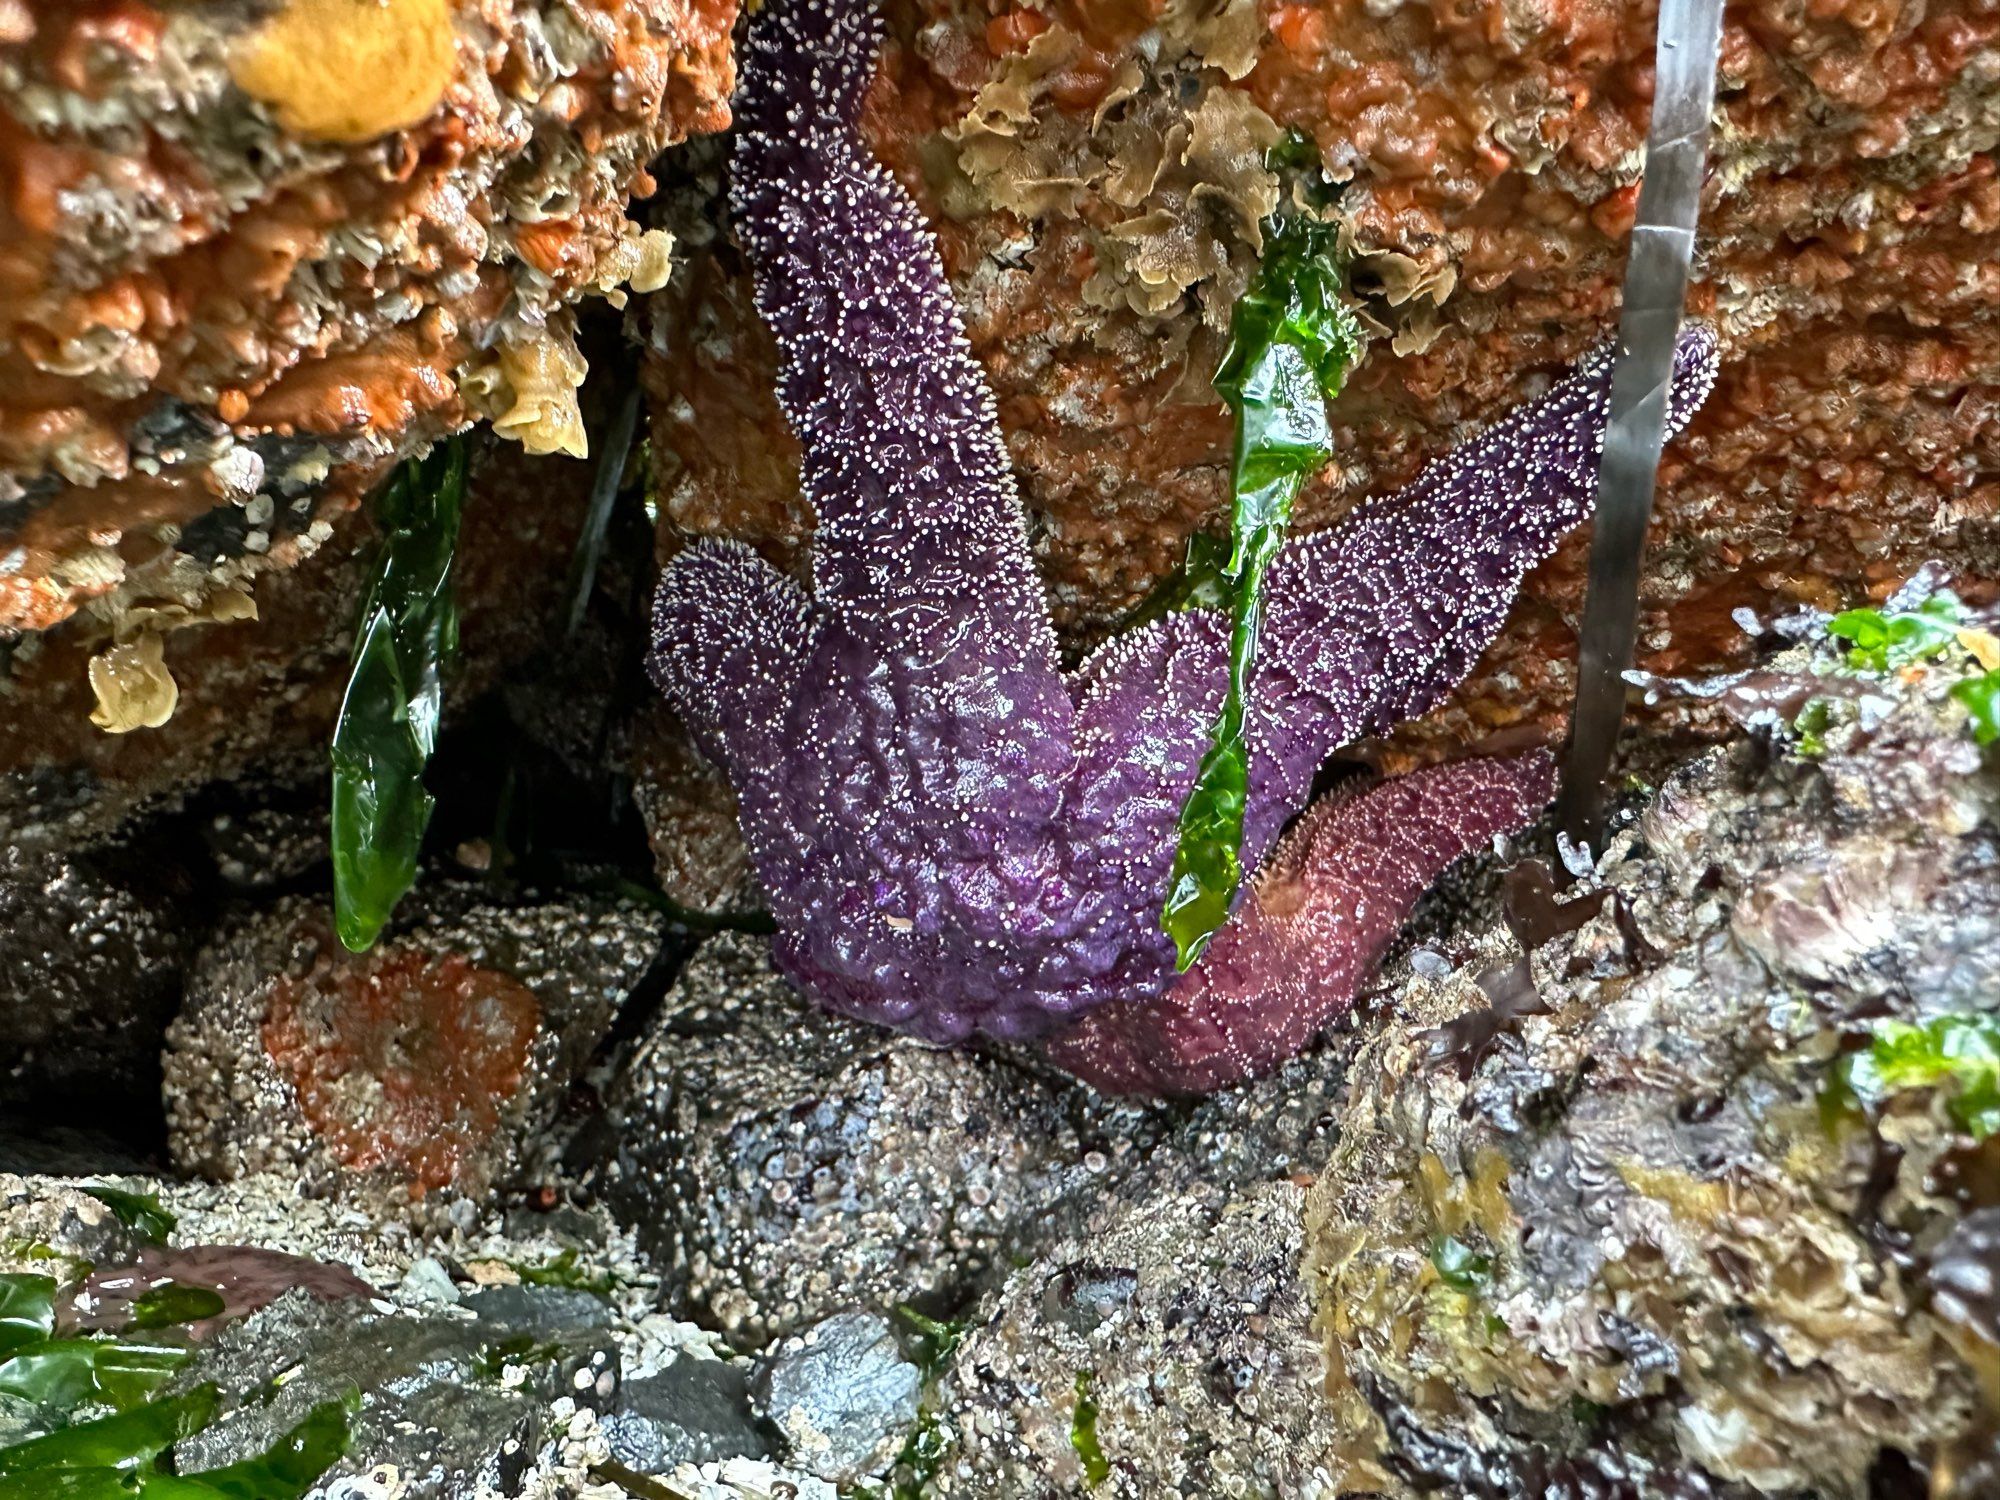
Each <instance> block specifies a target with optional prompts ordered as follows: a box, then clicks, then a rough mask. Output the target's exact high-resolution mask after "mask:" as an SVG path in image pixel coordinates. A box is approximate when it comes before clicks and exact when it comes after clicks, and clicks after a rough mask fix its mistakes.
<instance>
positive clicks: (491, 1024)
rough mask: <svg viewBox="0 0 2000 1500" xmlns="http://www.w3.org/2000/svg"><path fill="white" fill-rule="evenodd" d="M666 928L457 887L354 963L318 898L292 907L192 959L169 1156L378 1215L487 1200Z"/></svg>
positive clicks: (593, 906) (227, 934)
mask: <svg viewBox="0 0 2000 1500" xmlns="http://www.w3.org/2000/svg"><path fill="white" fill-rule="evenodd" d="M661 935H662V927H661V924H660V922H659V920H658V919H657V918H656V917H654V916H652V915H651V914H649V913H645V912H642V911H639V910H637V909H633V908H628V907H620V906H612V905H607V904H604V903H594V902H589V901H583V900H576V899H567V900H562V901H553V902H548V903H545V904H524V903H523V904H511V905H507V904H499V903H496V902H493V901H491V900H490V899H488V898H485V897H483V896H481V895H480V894H479V893H478V892H477V891H476V890H471V889H463V888H461V889H453V888H449V887H446V888H441V889H428V890H425V891H424V892H422V893H421V895H420V896H419V897H418V898H415V899H413V900H412V902H411V903H409V905H408V906H407V908H406V910H405V911H404V912H403V913H402V914H401V915H400V916H399V917H398V918H397V920H396V922H395V924H394V926H393V927H392V928H391V929H390V932H389V933H388V934H387V936H386V938H385V941H384V942H383V943H382V944H380V945H378V946H377V947H376V948H375V949H374V950H373V951H372V952H370V953H368V954H365V955H355V954H350V953H348V952H347V951H346V950H345V949H343V948H342V947H341V946H340V945H339V942H338V940H337V939H336V938H335V937H334V936H333V931H332V922H331V918H330V914H329V913H328V911H327V910H326V908H325V907H324V906H323V905H322V904H321V903H319V902H316V901H312V900H308V899H302V898H288V899H286V900H283V901H280V902H278V903H276V904H275V905H273V906H272V907H270V908H269V909H268V910H266V911H264V912H261V913H258V914H257V915H254V916H251V917H248V918H245V919H243V920H242V921H240V922H239V923H238V924H237V925H235V926H234V927H232V928H229V929H227V930H225V931H224V932H223V933H221V934H220V935H219V936H218V937H217V938H216V940H215V941H214V942H213V943H212V944H211V945H210V947H209V948H208V949H207V950H206V951H205V952H204V954H203V955H202V957H201V959H200V960H199V961H198V962H197V964H196V965H195V968H194V972H193V975H192V978H191V982H190V985H189V993H188V1001H187V1005H186V1007H185V1009H184V1010H183V1011H182V1013H181V1015H180V1016H179V1018H178V1019H177V1020H176V1021H175V1022H174V1024H173V1027H172V1029H171V1032H170V1034H169V1050H168V1054H167V1061H166V1080H167V1081H166V1086H167V1105H168V1115H169V1125H170V1131H171V1142H170V1143H171V1146H172V1150H173V1154H174V1159H175V1161H176V1162H177V1163H178V1164H179V1165H180V1166H181V1167H182V1168H183V1169H184V1170H187V1171H193V1172H200V1173H203V1174H206V1175H208V1176H211V1177H214V1178H217V1179H221V1180H225V1181H226V1180H230V1179H233V1178H237V1177H240V1176H244V1175H247V1174H251V1173H257V1172H263V1171H268V1170H272V1169H274V1168H279V1167H283V1168H284V1169H286V1170H288V1171H290V1172H293V1173H295V1174H296V1175H297V1176H298V1179H299V1180H300V1182H301V1183H302V1185H303V1186H304V1187H305V1189H306V1190H307V1191H310V1192H316V1193H338V1194H340V1195H342V1196H343V1197H345V1198H347V1199H349V1200H350V1201H352V1202H354V1203H356V1204H357V1205H361V1206H363V1207H365V1209H366V1210H367V1211H369V1212H371V1213H378V1214H381V1213H394V1212H397V1211H399V1210H400V1211H405V1212H409V1211H415V1210H416V1209H417V1208H418V1207H419V1205H421V1203H422V1201H423V1200H424V1198H425V1197H426V1195H428V1194H433V1193H439V1192H442V1193H444V1195H445V1198H446V1199H447V1200H451V1199H465V1200H471V1201H477V1200H478V1199H479V1198H480V1197H482V1196H483V1194H484V1193H485V1192H486V1191H487V1190H488V1189H489V1188H491V1187H493V1186H495V1185H496V1184H498V1183H500V1182H502V1181H505V1180H507V1179H508V1176H509V1174H510V1173H511V1172H514V1171H516V1170H517V1169H519V1168H521V1167H522V1166H523V1165H525V1162H526V1155H525V1153H526V1151H527V1149H528V1147H529V1145H530V1143H531V1138H533V1137H534V1136H535V1134H536V1132H538V1131H541V1130H543V1129H545V1128H546V1127H547V1126H548V1124H549V1123H550V1121H551V1118H552V1117H553V1114H554V1112H555V1109H556V1107H557V1105H558V1104H559V1103H560V1101H561V1099H562V1097H563V1094H564V1091H565V1090H567V1089H568V1087H569V1085H570V1084H571V1082H572V1081H573V1080H574V1079H575V1078H576V1077H577V1076H578V1074H579V1073H580V1072H581V1070H582V1068H583V1066H584V1064H585V1063H586V1062H587V1061H588V1060H589V1059H590V1056H591V1054H592V1052H593V1050H594V1049H595V1048H596V1046H597V1044H598V1042H599V1041H600V1040H601V1039H602V1038H603V1036H604V1034H605V1032H606V1031H607V1029H608V1028H609V1026H610V1024H611V1021H612V1018H613V1016H614V1015H615V1014H616V1012H617V1009H618V1006H619V1004H620V1003H621V1002H622V1000H623V999H624V997H625V996H626V995H628V994H629V993H630V991H631V990H632V987H633V986H634V985H635V984H637V983H638V982H639V980H640V979H641V978H642V977H643V976H644V974H645V973H646V971H647V969H648V967H649V966H650V965H651V963H652V962H653V959H654V956H655V954H656V953H657V951H658V949H659V946H660V942H661Z"/></svg>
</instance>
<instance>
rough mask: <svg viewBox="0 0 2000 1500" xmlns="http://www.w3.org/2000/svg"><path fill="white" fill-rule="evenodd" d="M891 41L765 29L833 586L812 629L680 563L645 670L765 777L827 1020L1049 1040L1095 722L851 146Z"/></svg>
mask: <svg viewBox="0 0 2000 1500" xmlns="http://www.w3.org/2000/svg"><path fill="white" fill-rule="evenodd" d="M880 32H881V27H880V22H879V21H878V20H877V19H876V17H875V15H874V13H873V11H872V9H871V7H870V6H869V5H868V4H866V3H865V0H773V3H771V4H768V5H766V6H765V7H763V9H761V10H760V11H759V12H758V13H757V14H756V15H755V16H754V17H753V19H752V21H751V23H750V26H749V31H748V39H747V42H746V48H745V63H744V74H745V82H744V87H743V90H742V92H741V94H740V96H739V99H738V101H737V115H738V123H739V135H738V143H737V151H736V158H735V164H734V168H733V172H732V187H731V192H732V198H731V203H732V215H733V224H734V228H735V231H736V234H737V236H738V238H739V239H740V240H741V242H742V244H743V246H744V248H745V250H746V252H747V253H748V256H749V260H750V263H751V268H752V270H753V272H754V274H755V280H756V290H757V305H758V308H759V311H760V312H761V313H762V315H763V317H764V320H765V322H766V323H767V325H768V326H769V327H770V329H771V331H772V333H773V335H774V337H775V339H776V342H777V344H778V349H779V355H780V371H779V384H778V395H779V401H780V404H781V405H782V407H783V409H784V411H785V414H786V417H787V418H788V420H789V421H790V423H791V425H792V427H793V429H794V430H795V431H796V432H797V434H798V436H799V441H800V448H801V470H800V473H801V483H802V487H803V489H804V492H805V495H806V498H807V499H808V500H809V501H810V502H811V503H812V506H813V508H814V511H815V515H816V527H815V534H814V549H813V585H814V586H813V591H812V596H811V598H810V599H809V600H807V601H804V604H803V610H802V612H801V613H800V614H799V615H798V622H797V624H796V626H795V627H794V626H793V625H792V624H791V623H789V622H790V621H791V619H792V615H791V613H790V606H789V604H788V603H786V601H785V600H784V599H783V597H782V595H781V593H780V591H777V590H775V589H774V588H773V587H772V586H771V585H770V581H769V580H768V579H764V578H761V577H759V578H753V577H751V576H750V574H749V573H748V572H746V569H747V568H748V567H749V565H748V564H747V563H745V562H743V561H742V560H741V559H738V560H736V561H733V562H729V563H727V564H726V565H718V563H717V562H716V560H715V559H714V557H713V555H712V554H707V553H700V552H697V553H693V554H690V555H689V556H686V557H684V558H682V559H679V560H676V562H675V563H674V564H673V565H672V566H671V567H670V568H669V569H668V570H667V572H666V575H665V577H664V578H663V581H662V583H661V586H660V595H659V605H658V609H659V611H660V613H661V616H662V619H663V623H662V624H661V625H660V627H659V628H658V646H657V648H656V653H655V670H656V674H657V676H658V678H659V680H660V681H661V683H662V686H663V687H664V688H665V690H666V692H667V695H668V698H669V700H670V701H671V702H672V703H673V705H674V707H675V708H676V709H678V710H680V711H681V712H683V713H684V714H686V715H687V716H688V717H689V718H690V719H691V720H693V721H694V722H695V723H696V725H697V728H698V729H700V728H701V726H702V725H703V724H706V725H707V729H706V731H705V733H706V737H707V738H708V739H709V741H710V742H711V743H712V744H714V745H715V746H716V748H717V749H718V751H719V755H720V758H721V759H722V760H723V762H724V763H725V764H726V765H728V766H729V767H730V768H731V770H732V779H734V780H736V782H737V785H738V790H739V792H743V791H745V784H746V782H748V784H749V791H748V792H747V793H746V794H745V795H744V797H743V800H742V804H741V821H742V826H743V830H744V835H745V839H746V842H747V843H748V846H749V849H750V852H751V856H752V858H753V860H754V861H755V862H756V865H757V870H758V873H759V876H760V877H761V879H762V881H763V883H764V886H765V889H766V891H767V892H768V894H769V897H770V901H771V909H772V915H773V916H774V918H776V920H777V923H778V927H779V938H778V943H777V954H778V957H779V961H780V962H781V963H782V964H783V965H784V966H785V968H786V969H787V970H788V971H789V972H790V973H791V975H792V976H793V978H794V979H796V980H797V981H798V982H799V984H800V985H801V987H802V988H804V989H806V990H807V991H808V992H810V993H812V994H814V995H815V996H817V997H818V998H819V999H821V1000H822V1001H823V1002H825V1003H827V1004H829V1005H832V1006H834V1007H835V1008H837V1009H841V1010H845V1011H847V1012H849V1013H851V1014H855V1015H860V1016H863V1017H866V1018H868V1019H872V1020H877V1021H882V1022H886V1023H888V1024H892V1025H898V1026H903V1027H906V1028H907V1029H910V1030H914V1031H917V1032H919V1033H920V1034H923V1035H925V1036H927V1037H929V1038H930V1039H932V1040H936V1041H951V1040H957V1039H959V1038H961V1037H963V1036H965V1035H967V1034H969V1033H970V1032H971V1031H973V1030H975V1029H985V1030H989V1031H996V1032H1001V1033H1009V1032H1021V1031H1027V1030H1033V1029H1036V1028H1037V1027H1038V1026H1040V1025H1045V1024H1046V1019H1045V1014H1044V1010H1043V1006H1044V1005H1045V1003H1046V1002H1047V1000H1048V997H1049V995H1050V993H1051V991H1052V989H1055V988H1057V987H1059V984H1060V977H1059V976H1058V977H1057V978H1053V979H1052V978H1051V977H1050V976H1049V975H1048V974H1046V973H1044V972H1043V970H1044V969H1045V968H1051V967H1052V968H1053V969H1055V970H1061V968H1062V966H1063V964H1064V962H1065V961H1066V945H1069V944H1070V943H1071V940H1072V937H1073V933H1072V931H1071V929H1072V928H1074V927H1075V926H1076V925H1078V924H1079V923H1082V924H1084V925H1088V923H1089V921H1090V916H1089V913H1090V912H1091V910H1092V903H1091V902H1090V901H1089V900H1087V899H1085V898H1084V897H1082V896H1081V895H1080V894H1079V892H1078V891H1077V889H1076V880H1075V873H1076V872H1075V869H1074V865H1075V859H1074V849H1073V847H1072V846H1071V845H1070V844H1069V843H1068V842H1067V840H1066V839H1065V837H1064V827H1063V820H1062V805H1063V797H1064V789H1065V786H1066V784H1067V781H1068V779H1069V776H1070V774H1071V772H1072V770H1073V768H1074V760H1075V752H1074V734H1075V722H1074V716H1075V710H1074V705H1073V703H1072V702H1071V699H1070V697H1069V693H1068V690H1067V688H1066V686H1065V684H1064V682H1063V680H1062V676H1061V673H1060V670H1059V667H1058V664H1057V657H1056V646H1055V635H1054V630H1053V627H1052V626H1051V624H1050V622H1049V617H1048V611H1047V609H1046V607H1045V606H1044V604H1043V601H1042V595H1041V587H1040V582H1039V580H1038V579H1037V577H1036V575H1035V571H1034V567H1033V562H1032V558H1031V556H1030V553H1029V549H1028V543H1027V535H1026V530H1025V524H1024V519H1023V514H1022V511H1021V506H1020V501H1019V497H1018V495H1017V494H1016V492H1015V489H1014V481H1013V475H1012V472H1011V468H1010V466H1009V463H1008V459H1007V454H1006V449H1005V447H1004V445H1003V443H1002V441H1001V438H1000V428H999V420H998V415H997V412H996V411H995V409H994V405H993V400H992V396H991V394H990V393H989V392H988V390H987V388H986V384H985V381H984V378H983V375H982V373H981V371H980V369H979V367H978V365H977V364H976V362H975V361H974V360H973V358H972V355H971V352H970V348H969V346H968V344H967V342H966V338H965V332H964V328H963V325H962V323H961V321H960V317H959V313H958V308H957V305H956V303H955V302H954V301H953V299H952V295H951V290H950V286H949V284H948V282H947V280H946V278H945V274H944V267H943V265H942V263H941V262H940V260H939V257H938V252H937V249H936V246H935V245H934V243H933V242H932V239H931V236H930V234H929V231H928V228H927V226H926V225H925V223H924V221H923V219H922V216H921V215H920V214H919V213H918V211H917V209H916V206H915V204H914V203H912V202H911V200H910V198H909V195H908V194H907V193H905V192H904V191H903V189H902V188H901V186H900V185H899V184H898V183H897V182H896V181H895V179H894V178H893V177H892V176H891V175H890V174H889V172H888V171H887V170H885V169H884V168H883V167H882V166H881V165H880V164H879V163H878V162H876V161H875V160H874V159H873V158H872V157H871V156H870V155H869V154H868V151H867V149H866V147H865V146H864V144H863V142H862V140H861V138H860V134H859V131H858V128H857V120H858V116H859V112H860V108H861V102H862V95H863V93H864V91H865V89H866V86H867V83H868V80H869V78H870V76H871V75H872V71H873V68H874V59H875V51H876V47H877V44H878V43H879V41H880ZM760 589H761V590H763V597H764V598H765V599H767V600H769V601H771V607H772V608H773V609H775V610H776V611H777V612H778V613H779V614H781V615H783V617H784V619H785V620H786V622H787V623H786V625H785V628H784V629H783V630H781V631H778V632H776V634H777V635H779V636H781V637H782V638H783V639H782V640H781V641H779V642H778V643H777V644H778V646H779V647H780V649H779V650H778V652H777V656H778V658H779V659H778V660H777V661H775V662H774V661H773V660H772V659H771V651H770V648H771V646H772V640H771V637H772V635H773V632H772V631H771V630H769V629H767V628H765V627H763V626H761V625H757V624H754V623H751V622H744V621H734V620H730V619H727V618H725V617H728V616H732V615H736V614H740V613H743V612H745V611H751V612H754V611H756V610H758V609H759V608H761V607H762V606H760V605H759V604H757V603H756V602H755V598H756V596H757V594H758V591H759V590H760ZM716 637H720V638H722V639H723V640H724V641H726V642H727V643H728V647H727V649H725V648H723V647H721V646H718V645H716V643H715V638H716ZM739 643H740V644H741V649H737V646H738V644H739ZM760 649H761V650H762V652H763V654H761V655H760V654H759V651H760ZM718 674H719V675H720V676H721V677H722V678H725V679H727V682H726V683H725V684H723V685H722V686H717V687H713V688H711V687H710V686H708V685H707V684H709V683H710V682H712V681H713V680H714V679H715V678H716V677H717V675H718ZM767 682H769V683H777V684H780V685H781V686H782V689H783V690H782V691H780V692H777V693H775V694H773V693H767V692H766V691H765V688H766V685H767ZM733 706H736V707H741V706H747V707H748V709H749V711H748V712H742V713H739V712H736V711H734V707H733ZM1099 904H1101V903H1099ZM1099 946H1100V947H1108V946H1113V945H1109V944H1108V943H1104V944H1100V945H1099Z"/></svg>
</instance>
